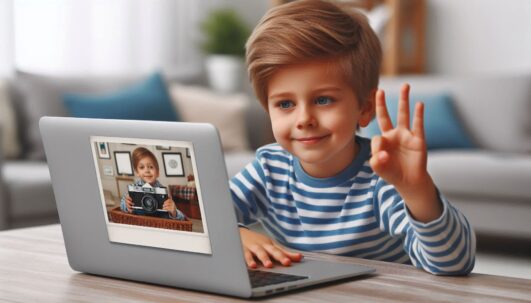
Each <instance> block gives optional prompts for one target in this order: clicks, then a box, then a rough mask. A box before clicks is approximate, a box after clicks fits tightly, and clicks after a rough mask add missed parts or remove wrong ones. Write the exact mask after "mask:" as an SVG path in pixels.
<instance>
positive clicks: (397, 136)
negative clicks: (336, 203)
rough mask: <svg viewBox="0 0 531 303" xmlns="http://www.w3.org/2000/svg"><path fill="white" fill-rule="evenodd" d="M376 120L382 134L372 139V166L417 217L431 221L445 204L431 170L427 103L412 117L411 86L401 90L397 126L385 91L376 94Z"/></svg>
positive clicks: (418, 107)
mask: <svg viewBox="0 0 531 303" xmlns="http://www.w3.org/2000/svg"><path fill="white" fill-rule="evenodd" d="M376 119H377V121H378V125H379V126H380V130H381V132H382V135H381V136H375V137H373V138H372V142H371V150H372V157H371V159H370V165H371V167H372V169H373V170H374V172H375V173H376V174H377V175H379V176H380V177H381V178H383V179H384V180H385V181H387V182H388V183H390V184H392V185H394V187H395V188H396V189H397V191H398V192H399V193H400V195H401V196H402V198H403V199H404V201H405V202H406V205H407V206H408V208H409V210H410V211H411V214H412V215H413V216H414V217H415V219H417V220H419V221H422V222H429V221H431V220H434V219H436V218H438V217H439V216H440V214H441V213H442V206H441V204H440V202H439V200H438V197H437V191H436V189H435V185H434V183H433V181H432V179H431V177H430V175H429V174H428V171H427V159H428V156H427V154H428V152H427V149H426V139H425V136H424V104H423V103H421V102H418V103H417V104H416V106H415V111H414V116H413V127H410V122H409V121H410V117H409V85H408V84H404V85H402V88H401V89H400V100H399V101H398V117H397V125H396V127H394V128H393V124H392V122H391V118H390V117H389V113H388V112H387V107H386V104H385V94H384V92H383V91H382V90H378V92H377V93H376Z"/></svg>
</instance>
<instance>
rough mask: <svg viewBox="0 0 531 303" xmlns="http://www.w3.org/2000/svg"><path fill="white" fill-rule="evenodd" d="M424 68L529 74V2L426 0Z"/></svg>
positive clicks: (459, 72) (448, 70) (446, 71)
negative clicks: (425, 60) (425, 53)
mask: <svg viewBox="0 0 531 303" xmlns="http://www.w3.org/2000/svg"><path fill="white" fill-rule="evenodd" d="M426 42H427V44H426V48H427V62H426V63H427V70H428V72H431V73H438V74H461V73H498V72H502V73H506V72H528V73H531V1H529V0H507V1H501V0H466V1H459V0H428V14H427V35H426Z"/></svg>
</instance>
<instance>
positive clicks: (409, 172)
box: [230, 0, 476, 275]
mask: <svg viewBox="0 0 531 303" xmlns="http://www.w3.org/2000/svg"><path fill="white" fill-rule="evenodd" d="M246 48H247V50H246V60H247V67H248V72H249V76H250V79H251V82H252V84H253V87H254V90H255V93H256V94H257V97H258V99H259V101H260V102H261V104H262V105H263V107H264V108H265V110H266V111H267V113H268V115H269V117H270V119H271V124H272V129H273V134H274V137H275V139H276V141H277V143H275V144H270V145H266V146H264V147H261V148H260V149H258V150H257V152H256V158H255V160H254V161H253V162H251V163H250V164H248V165H247V166H246V167H245V168H244V169H243V170H242V171H241V172H240V173H238V174H237V175H236V176H234V177H233V178H232V179H231V182H230V187H231V193H232V198H233V201H234V204H235V208H236V211H237V216H238V221H239V222H240V235H241V238H242V245H243V250H244V256H245V260H246V263H247V265H248V266H249V267H252V268H255V267H257V266H259V265H263V266H265V267H272V266H273V262H275V261H276V262H279V263H280V264H282V265H284V266H289V265H290V264H291V263H292V262H293V261H295V262H297V261H299V260H301V258H302V254H300V253H294V252H290V251H288V250H286V249H285V248H284V246H285V247H288V248H293V249H297V250H301V251H311V252H322V253H329V254H337V255H343V256H352V257H360V258H367V259H374V260H384V261H391V262H397V263H404V264H413V265H414V266H416V267H418V268H422V269H424V270H426V271H427V272H430V273H433V274H440V275H460V274H468V273H470V271H471V270H472V269H473V267H474V260H475V246H476V244H475V235H474V232H473V230H472V228H471V226H470V225H469V223H468V221H467V220H466V218H465V217H464V216H463V214H462V213H461V212H460V211H459V210H457V209H456V208H455V207H453V206H452V205H451V204H450V202H449V201H448V200H447V199H446V198H445V196H444V195H443V194H442V193H441V192H439V190H438V189H437V187H436V185H435V184H434V182H433V180H432V178H431V176H430V175H429V173H428V171H427V149H426V140H425V135H424V126H423V120H424V113H423V109H424V105H423V104H422V103H420V102H419V103H417V105H416V107H415V111H414V115H413V122H412V125H410V114H409V85H407V84H406V85H404V86H403V87H402V89H401V92H400V100H399V106H398V108H399V111H398V120H397V121H398V123H397V125H396V126H393V125H392V123H391V119H390V117H389V115H388V112H387V108H386V104H385V96H384V92H383V91H381V90H378V81H379V72H380V64H381V57H382V53H381V46H380V43H379V41H378V38H377V36H376V35H375V33H374V32H373V30H372V29H371V28H370V26H369V24H368V22H367V19H366V17H365V16H363V15H362V14H361V13H357V12H348V13H347V12H346V11H344V10H343V9H341V8H340V7H338V6H336V5H334V4H332V3H330V2H326V1H316V0H311V1H295V2H292V3H289V4H285V5H280V6H278V7H275V8H272V9H271V10H270V11H268V13H267V14H266V15H265V16H264V17H263V18H262V20H261V21H260V23H259V24H258V25H257V27H256V28H255V29H254V31H253V33H252V35H251V37H250V38H249V40H248V42H247V45H246ZM375 114H376V118H377V121H378V124H379V126H380V129H381V131H382V135H381V136H377V137H374V138H373V139H372V140H369V139H366V138H363V137H359V136H356V131H357V129H358V128H359V127H365V126H367V125H368V124H369V122H370V121H371V120H372V119H373V118H374V115H375ZM256 222H260V223H262V225H263V226H264V228H265V230H266V231H267V232H268V233H269V235H270V237H268V236H266V235H263V234H260V233H257V232H254V231H252V230H250V229H247V228H246V227H245V225H249V224H252V223H256ZM278 243H280V244H282V245H283V246H281V245H279V244H278Z"/></svg>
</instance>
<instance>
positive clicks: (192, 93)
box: [0, 71, 273, 230]
mask: <svg viewBox="0 0 531 303" xmlns="http://www.w3.org/2000/svg"><path fill="white" fill-rule="evenodd" d="M145 77H146V75H139V76H122V77H118V76H110V77H55V76H48V75H40V74H33V73H27V72H22V71H18V72H16V75H15V76H14V77H13V78H12V79H4V80H1V79H0V146H1V145H2V143H3V144H4V146H7V147H9V148H2V147H0V169H1V174H0V230H2V229H10V228H19V227H25V226H33V225H41V224H49V223H56V222H58V216H57V210H56V206H55V200H54V195H53V190H52V186H51V180H50V174H49V171H48V167H47V165H46V160H45V155H44V150H43V147H42V142H41V138H40V133H39V129H38V121H39V118H40V117H42V116H45V115H47V116H69V112H68V110H67V109H66V108H65V106H64V104H63V101H62V99H63V96H64V95H65V94H67V93H76V94H86V95H89V96H91V95H94V96H98V95H106V94H111V93H113V92H115V91H117V90H120V89H123V88H124V87H128V86H132V85H135V84H136V83H137V82H139V81H142V79H144V78H145ZM165 78H166V84H167V88H168V91H169V92H170V95H171V97H172V101H173V102H174V106H175V107H177V108H179V107H180V109H178V111H179V112H180V117H181V118H182V121H188V122H210V123H212V124H214V125H216V126H217V127H218V129H219V130H220V135H221V138H222V140H223V148H224V151H225V153H226V162H227V166H228V168H229V169H228V174H229V175H233V174H235V173H236V172H237V171H238V170H239V169H241V167H243V166H244V165H245V164H246V163H247V162H249V161H250V159H252V157H253V155H254V152H253V150H254V149H256V148H258V147H259V146H261V145H264V144H267V143H269V142H272V140H273V139H272V138H273V137H272V134H271V130H270V126H269V125H270V124H269V122H268V119H267V116H266V114H265V112H263V111H262V110H261V109H260V105H259V104H258V102H251V101H250V97H249V96H248V94H245V93H235V94H224V95H217V94H215V93H213V92H212V91H210V90H208V89H206V88H205V85H204V83H205V80H204V78H202V77H190V76H171V77H165ZM247 89H249V88H247ZM177 98H178V99H179V100H176V99H177ZM204 108H209V109H210V111H205V110H204ZM115 171H116V170H115ZM115 199H116V197H115Z"/></svg>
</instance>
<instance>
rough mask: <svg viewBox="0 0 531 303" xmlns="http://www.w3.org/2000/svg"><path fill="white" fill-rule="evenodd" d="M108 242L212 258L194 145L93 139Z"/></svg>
mask: <svg viewBox="0 0 531 303" xmlns="http://www.w3.org/2000/svg"><path fill="white" fill-rule="evenodd" d="M90 145H91V147H92V154H93V158H94V165H95V169H96V175H97V177H98V184H99V190H100V197H101V203H102V205H103V209H104V210H105V211H104V212H103V214H102V216H103V217H104V218H105V223H106V224H107V231H108V234H109V241H111V242H117V243H126V244H132V245H141V246H149V247H158V248H164V249H173V250H180V251H188V252H196V253H203V254H211V253H212V250H211V245H210V240H209V237H208V228H207V225H206V222H207V221H206V220H205V213H204V209H203V200H202V199H201V186H200V183H199V178H198V177H199V176H198V175H197V166H196V163H195V157H194V147H193V145H192V143H191V142H185V141H167V140H152V139H139V138H115V137H99V136H92V137H91V138H90Z"/></svg>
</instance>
